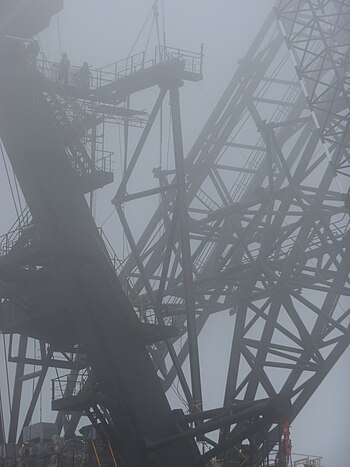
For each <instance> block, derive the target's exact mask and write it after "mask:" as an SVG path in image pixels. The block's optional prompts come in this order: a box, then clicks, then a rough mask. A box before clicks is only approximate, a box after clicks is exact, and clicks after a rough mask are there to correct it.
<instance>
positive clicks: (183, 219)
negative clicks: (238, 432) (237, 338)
mask: <svg viewBox="0 0 350 467" xmlns="http://www.w3.org/2000/svg"><path fill="white" fill-rule="evenodd" d="M170 105H171V116H172V129H173V139H174V154H175V168H176V182H177V187H178V192H177V196H178V201H179V210H180V212H179V221H180V226H179V229H180V238H181V250H182V263H183V282H184V289H185V303H186V312H187V332H188V341H189V358H190V370H191V382H192V395H193V398H194V405H195V406H194V407H192V411H194V412H197V411H198V410H202V407H203V402H202V386H201V376H200V362H199V351H198V340H197V325H196V309H195V300H194V289H193V270H192V255H191V245H190V235H189V227H188V213H187V198H186V191H187V190H186V188H187V187H186V178H185V177H186V176H185V165H184V152H183V140H182V128H181V112H180V97H179V88H178V87H173V88H171V89H170Z"/></svg>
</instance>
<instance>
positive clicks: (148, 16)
mask: <svg viewBox="0 0 350 467" xmlns="http://www.w3.org/2000/svg"><path fill="white" fill-rule="evenodd" d="M152 11H153V6H152V7H151V8H150V9H149V11H148V14H147V17H146V19H145V21H144V23H143V25H142V26H141V29H140V32H139V33H138V35H137V37H136V39H135V41H134V43H133V45H132V47H131V49H130V52H129V54H128V56H127V58H128V57H130V55H131V54H132V51H133V50H134V48H135V46H136V44H137V42H138V40H139V39H140V37H141V35H142V33H143V31H144V30H145V28H146V25H147V23H148V21H149V19H150V17H151V15H152Z"/></svg>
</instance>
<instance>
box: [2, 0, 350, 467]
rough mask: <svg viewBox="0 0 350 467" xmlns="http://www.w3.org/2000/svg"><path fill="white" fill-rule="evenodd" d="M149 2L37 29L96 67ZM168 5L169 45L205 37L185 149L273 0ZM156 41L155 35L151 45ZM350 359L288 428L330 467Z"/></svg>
mask: <svg viewBox="0 0 350 467" xmlns="http://www.w3.org/2000/svg"><path fill="white" fill-rule="evenodd" d="M159 3H161V2H159ZM152 4H153V1H152V0H103V1H101V0H100V1H96V0H74V1H69V0H65V7H64V10H63V12H62V13H60V14H59V15H58V17H57V18H53V20H52V22H51V26H50V29H49V30H48V31H45V32H43V33H42V34H41V35H40V43H41V45H42V47H43V50H44V52H45V54H46V55H47V57H48V59H49V60H52V61H59V59H60V55H61V53H62V52H67V53H68V56H69V58H70V60H71V64H72V65H76V66H81V65H82V62H83V61H87V62H88V63H89V64H90V65H91V66H92V67H93V68H98V67H101V66H103V65H106V64H108V63H112V62H114V61H116V60H119V59H122V58H124V57H126V56H127V55H128V54H129V52H130V50H131V47H132V45H133V43H134V41H135V39H136V37H137V35H138V33H139V31H140V29H141V27H142V24H143V23H144V21H145V18H146V16H147V14H148V12H149V10H150V8H151V6H152ZM163 4H164V18H165V31H166V40H167V45H169V46H170V47H177V48H183V49H188V50H193V51H196V50H199V47H200V44H201V43H204V47H205V48H204V53H205V61H204V80H203V81H202V82H201V83H199V84H193V83H185V86H184V88H183V89H182V90H181V94H182V114H183V133H184V143H185V154H187V152H188V150H189V149H190V147H191V145H192V143H193V142H194V141H195V139H196V137H197V135H198V133H199V131H200V130H201V128H202V126H203V125H204V123H205V121H206V120H207V118H208V116H209V115H210V112H211V110H212V107H213V105H215V104H216V102H217V100H218V99H219V97H220V96H221V94H222V92H223V91H224V89H225V87H226V85H227V84H228V82H229V80H230V79H231V76H232V74H233V73H234V71H235V69H236V64H237V60H239V59H240V58H241V57H243V56H244V54H245V52H246V50H247V48H248V47H249V46H250V44H251V42H252V40H253V38H254V37H255V35H256V33H257V31H258V29H259V27H260V25H261V23H262V21H263V20H264V19H265V17H266V16H267V14H268V13H269V11H270V9H271V5H272V1H271V0H216V1H214V0H164V1H163ZM147 30H148V28H147ZM147 30H146V31H147ZM161 33H162V32H161ZM146 39H147V32H146V35H143V36H142V37H141V38H140V41H139V42H138V44H137V46H136V47H135V49H134V51H133V52H134V53H136V52H139V51H142V50H143V48H144V43H145V41H146ZM153 46H154V43H152V42H150V50H152V48H153ZM149 166H150V170H149V172H150V173H151V171H152V169H153V167H155V166H157V160H154V161H152V160H149ZM115 169H116V171H115V183H114V185H113V186H112V187H109V188H108V189H107V190H102V191H101V193H99V195H98V196H99V198H98V206H97V223H98V224H100V223H101V222H102V221H103V220H104V219H105V218H106V216H107V215H108V213H109V212H110V211H111V204H110V201H111V199H112V197H113V195H114V194H115V191H116V188H117V185H118V182H119V181H120V174H118V164H116V166H115ZM0 187H1V193H0V195H1V196H0V199H1V210H2V215H1V218H0V234H2V233H5V232H6V230H7V229H8V227H9V226H10V224H11V223H12V222H13V221H14V220H15V219H16V214H15V212H14V210H13V207H12V204H11V201H10V195H9V190H8V188H7V186H6V181H5V178H4V170H3V167H1V169H0ZM139 215H140V213H137V216H139ZM112 221H113V219H112ZM112 221H111V223H109V224H108V228H109V229H110V231H113V228H115V225H114V224H113V222H112ZM216 319H217V317H216V315H215V316H214V317H212V318H211V320H210V323H211V328H210V332H207V333H206V334H205V336H203V337H202V338H201V344H202V345H201V350H202V355H201V359H202V380H203V386H204V393H205V395H207V396H208V397H210V399H211V401H212V403H213V404H214V403H215V401H217V405H220V404H221V403H222V394H221V389H220V390H219V389H218V390H217V392H216V388H221V387H222V384H223V381H219V380H220V370H221V365H220V353H222V352H226V349H227V350H228V349H229V347H230V344H231V342H230V339H231V337H230V335H227V340H225V336H222V334H221V330H222V329H220V333H219V327H217V328H216ZM218 320H219V318H218ZM218 326H219V324H218ZM203 340H204V342H203ZM349 363H350V352H349V351H348V352H347V353H346V354H345V355H344V356H343V358H342V359H341V360H340V361H339V362H338V364H337V365H336V366H335V368H334V369H333V370H332V372H331V373H330V374H329V376H328V378H327V379H326V381H324V382H323V384H322V385H321V387H320V388H319V390H318V391H317V393H316V394H315V396H314V397H313V398H312V399H311V400H310V401H309V403H308V404H307V406H306V408H304V410H303V411H302V413H301V414H300V415H299V417H298V418H297V419H296V421H295V422H294V423H293V425H292V429H291V438H292V443H293V450H294V451H295V452H302V453H305V454H313V455H318V456H322V457H323V458H324V465H325V467H348V466H349V459H350V443H349V427H348V420H349V419H350V403H349V396H348V394H349V390H348V385H349V382H350V376H349V370H350V365H349ZM223 378H224V372H222V376H221V379H223ZM208 391H209V392H210V393H209V394H208ZM172 402H173V401H172ZM174 403H175V402H174Z"/></svg>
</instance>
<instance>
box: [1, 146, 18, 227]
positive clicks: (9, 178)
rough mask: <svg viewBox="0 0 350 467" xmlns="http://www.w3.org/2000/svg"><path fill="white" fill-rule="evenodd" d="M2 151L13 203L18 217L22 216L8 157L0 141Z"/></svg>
mask: <svg viewBox="0 0 350 467" xmlns="http://www.w3.org/2000/svg"><path fill="white" fill-rule="evenodd" d="M0 151H1V156H2V160H3V163H4V167H5V172H6V176H7V181H8V184H9V186H10V191H11V197H12V201H13V204H14V207H15V210H16V214H17V217H18V218H20V212H19V210H18V207H17V202H16V197H15V193H14V190H13V187H12V183H11V177H10V173H9V170H8V167H7V163H6V158H5V151H4V147H3V144H2V142H0Z"/></svg>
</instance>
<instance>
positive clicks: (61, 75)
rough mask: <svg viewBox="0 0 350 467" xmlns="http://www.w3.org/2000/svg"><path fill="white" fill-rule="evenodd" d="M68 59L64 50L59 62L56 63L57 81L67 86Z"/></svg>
mask: <svg viewBox="0 0 350 467" xmlns="http://www.w3.org/2000/svg"><path fill="white" fill-rule="evenodd" d="M69 67H70V60H69V58H68V55H67V54H66V52H63V54H62V58H61V61H60V63H59V64H58V81H59V82H60V83H61V84H63V85H64V86H68V73H69Z"/></svg>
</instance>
